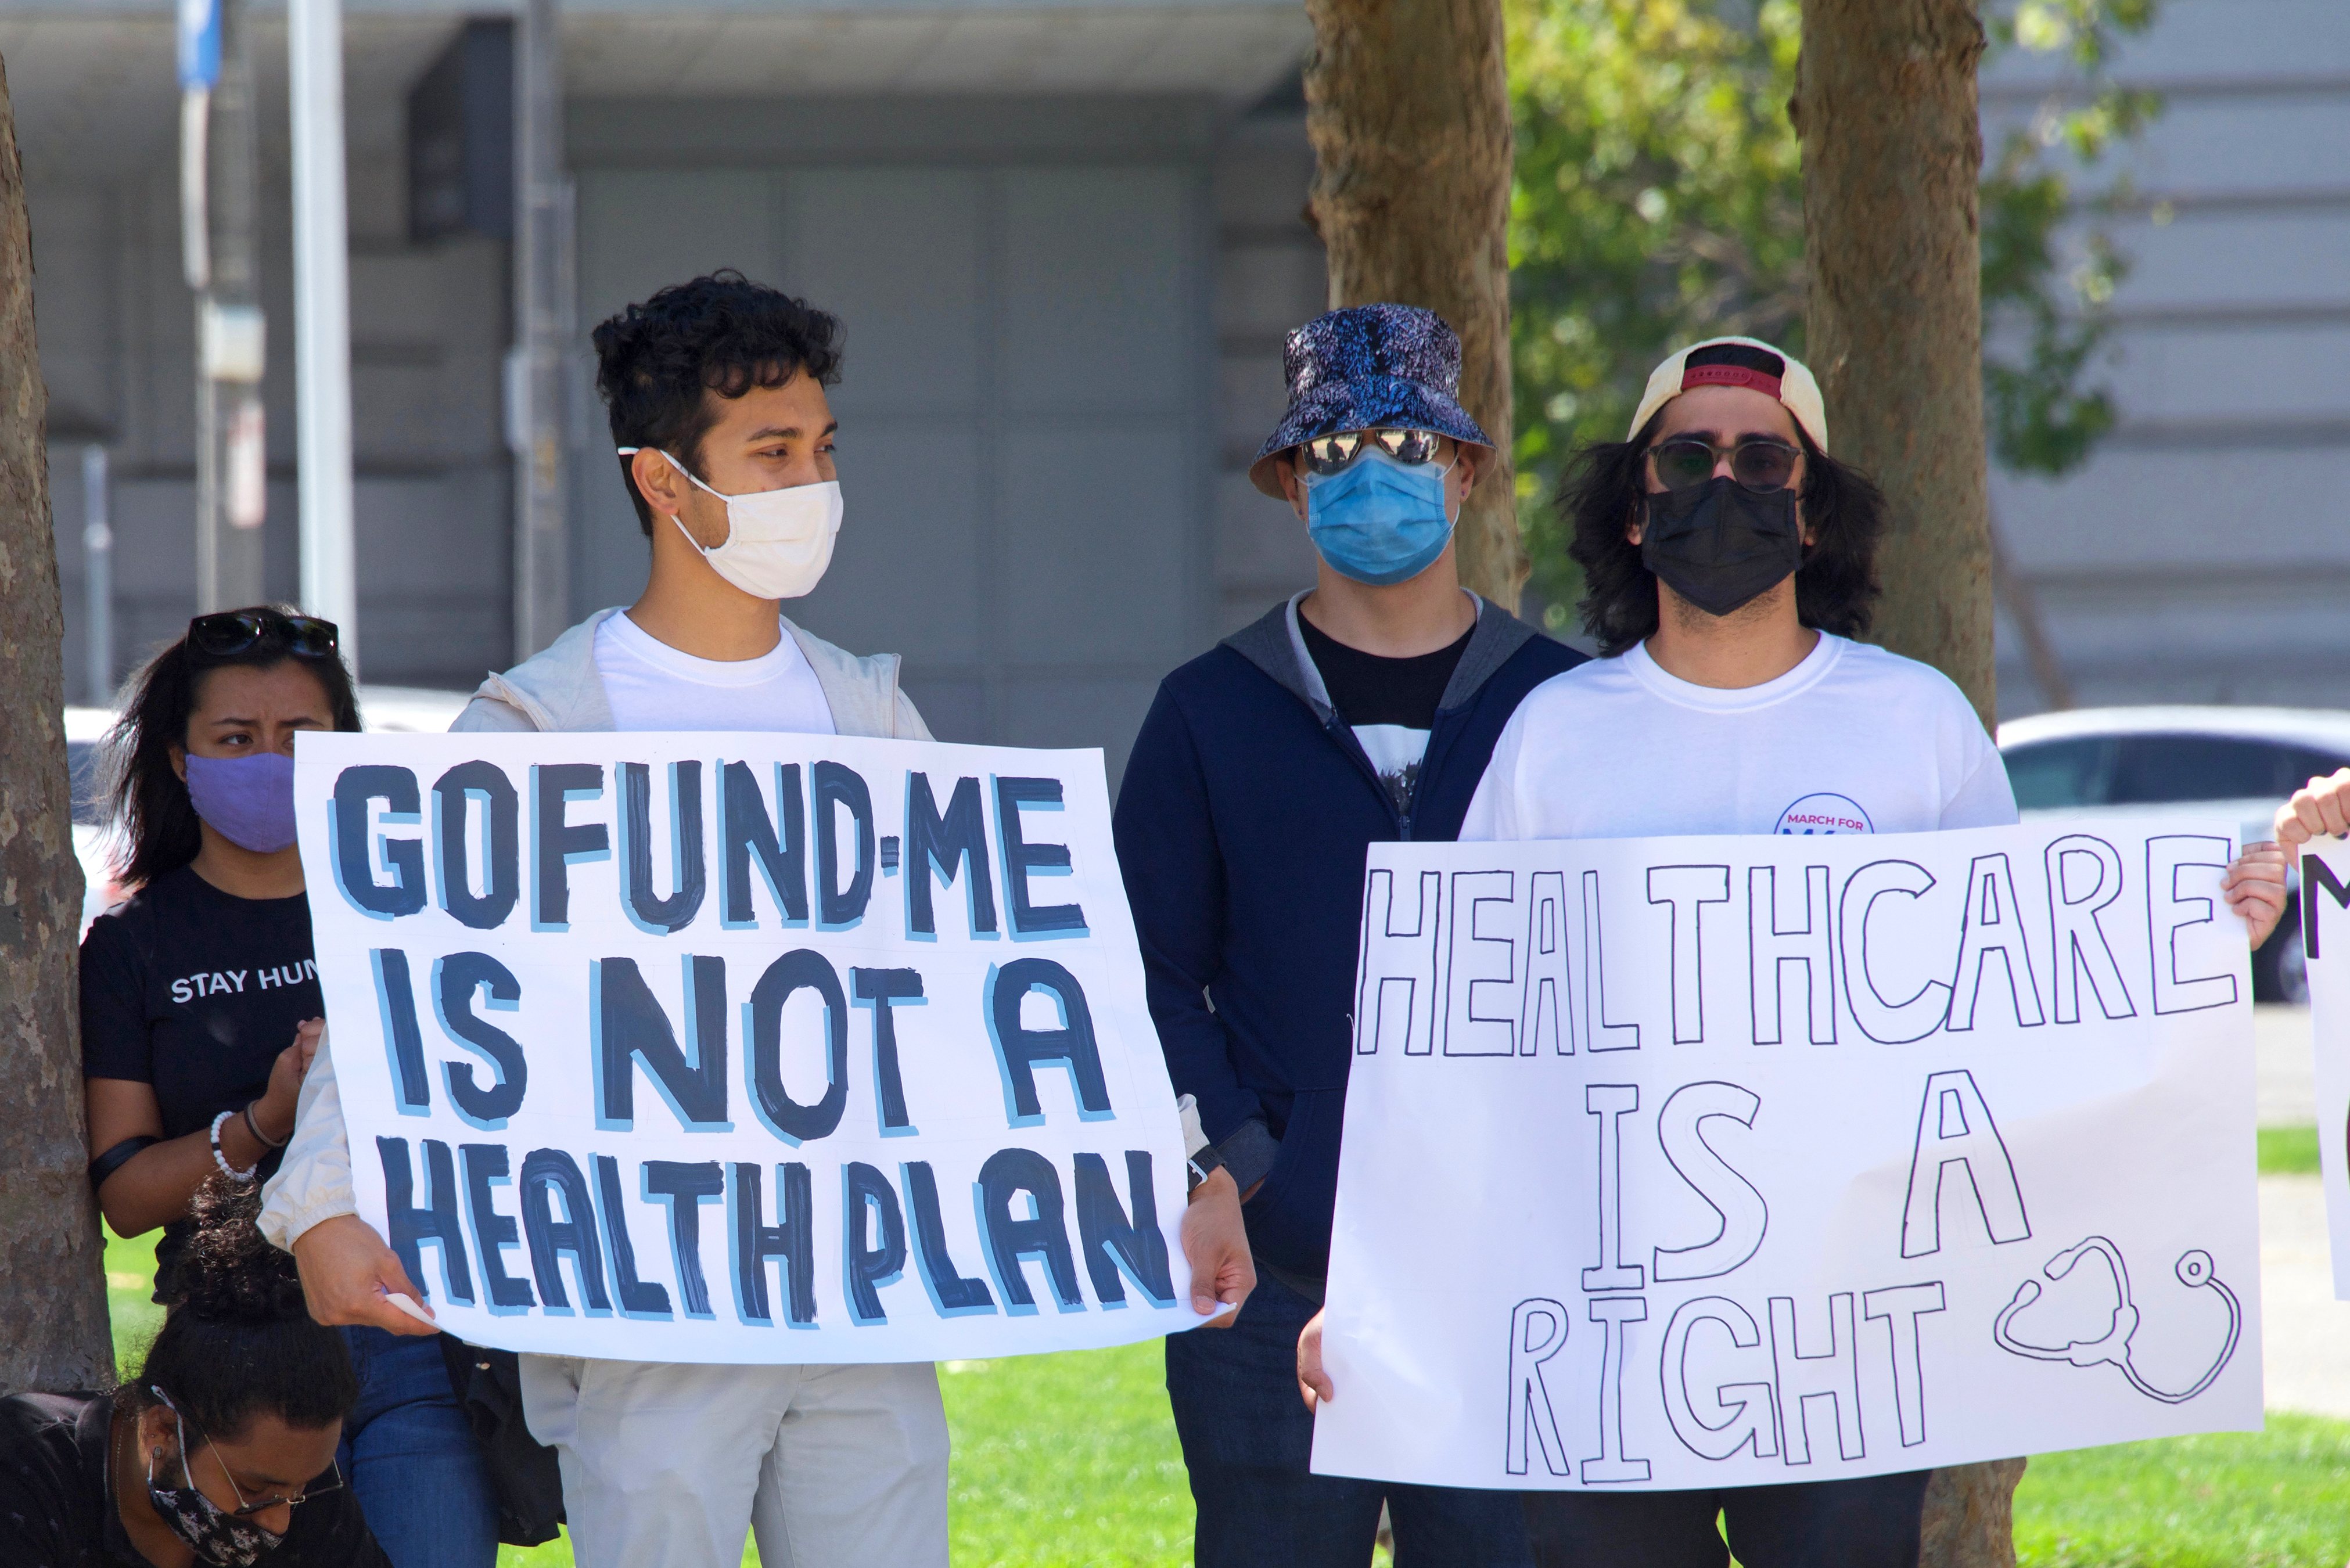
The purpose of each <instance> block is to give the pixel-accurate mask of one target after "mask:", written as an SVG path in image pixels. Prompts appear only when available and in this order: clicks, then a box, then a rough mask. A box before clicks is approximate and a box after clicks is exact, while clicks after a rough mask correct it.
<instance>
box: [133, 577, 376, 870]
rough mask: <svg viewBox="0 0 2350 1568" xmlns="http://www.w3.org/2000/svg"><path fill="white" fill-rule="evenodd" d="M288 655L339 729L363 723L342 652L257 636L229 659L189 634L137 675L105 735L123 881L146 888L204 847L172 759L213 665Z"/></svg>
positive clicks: (271, 662) (273, 610)
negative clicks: (291, 646)
mask: <svg viewBox="0 0 2350 1568" xmlns="http://www.w3.org/2000/svg"><path fill="white" fill-rule="evenodd" d="M248 609H249V611H251V612H258V613H262V614H276V615H299V614H300V613H302V612H300V611H299V610H296V609H295V608H294V607H292V606H290V605H253V606H250V607H248ZM240 613H244V612H240ZM289 660H290V661H291V662H293V663H296V664H298V665H300V666H301V667H302V668H303V669H305V670H308V671H309V672H310V673H311V674H313V675H315V676H317V679H318V684H319V686H320V687H321V688H323V689H324V690H325V691H326V694H327V706H328V709H329V710H330V711H332V712H333V713H334V715H335V728H336V729H338V730H356V729H358V728H359V697H358V695H357V693H355V692H354V691H352V690H351V672H350V670H348V669H347V668H345V666H344V664H343V661H342V659H341V657H340V656H339V655H338V656H336V657H334V658H331V659H295V658H294V656H293V655H292V654H290V653H288V652H287V651H286V645H285V644H284V643H282V642H262V643H256V644H255V646H254V647H253V648H251V649H247V650H246V651H244V652H243V653H235V654H230V655H228V656H227V657H225V658H222V657H216V656H214V655H212V654H208V653H203V652H202V651H199V650H198V649H192V648H190V647H189V646H188V639H187V638H186V637H185V636H182V637H181V638H180V639H179V640H177V641H175V642H173V643H172V644H171V645H170V646H169V647H167V648H165V649H162V650H161V652H159V653H157V654H156V655H155V657H154V658H152V659H149V660H148V661H147V665H146V668H144V669H142V670H140V671H139V673H138V674H136V675H134V676H132V677H131V678H130V685H129V686H127V687H126V688H125V689H124V697H123V702H122V717H121V718H120V719H118V720H116V721H115V723H114V728H112V729H111V730H109V731H108V732H106V742H105V757H106V772H105V780H106V783H105V794H106V802H107V808H108V812H109V816H110V817H111V818H112V820H113V822H114V824H115V829H116V831H117V832H118V833H119V834H120V836H121V837H120V854H119V855H118V857H117V859H118V860H119V861H120V876H121V878H122V885H123V886H124V887H126V888H143V887H146V886H148V885H149V884H151V883H152V882H153V881H154V880H155V878H157V877H161V876H165V875H167V874H168V873H170V872H173V871H177V870H178V869H179V868H180V867H182V866H185V865H186V864H187V863H188V862H189V861H191V860H193V859H194V858H195V857H196V851H198V850H200V849H202V848H203V846H204V836H203V828H202V827H201V826H198V823H197V819H196V808H195V805H194V804H193V803H192V802H191V801H190V800H189V799H188V785H187V781H185V780H184V779H182V778H181V777H180V775H179V774H178V773H177V772H176V771H175V770H174V769H173V768H172V747H173V746H180V747H185V746H186V745H187V743H188V717H189V715H190V714H192V713H193V712H194V711H195V710H196V687H197V684H198V683H199V682H200V681H202V680H203V678H204V676H205V675H206V674H207V673H208V672H210V671H212V670H220V669H224V668H226V667H227V666H229V665H232V664H246V665H252V666H254V667H255V668H256V669H260V670H270V669H274V668H276V666H278V665H280V664H284V663H286V662H287V661H289Z"/></svg>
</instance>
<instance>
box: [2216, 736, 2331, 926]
mask: <svg viewBox="0 0 2350 1568" xmlns="http://www.w3.org/2000/svg"><path fill="white" fill-rule="evenodd" d="M2345 833H2350V768H2341V769H2337V770H2336V771H2335V772H2334V773H2333V774H2329V775H2327V776H2326V777H2324V778H2314V779H2311V780H2310V781H2309V783H2307V784H2304V785H2303V786H2302V787H2301V788H2300V789H2297V790H2295V791H2294V792H2293V798H2292V799H2290V800H2288V801H2286V802H2285V803H2284V804H2283V805H2281V806H2279V807H2277V813H2276V842H2275V843H2273V844H2247V845H2246V846H2244V852H2243V853H2242V854H2241V855H2239V856H2238V857H2236V860H2235V864H2233V865H2232V866H2230V867H2228V874H2227V876H2226V877H2223V878H2222V879H2221V881H2220V887H2221V888H2224V889H2225V890H2226V892H2227V896H2228V907H2229V908H2230V909H2233V910H2235V911H2236V913H2238V914H2239V915H2241V916H2242V917H2243V918H2244V921H2245V923H2246V924H2247V925H2249V926H2250V927H2251V938H2252V946H2254V947H2256V948H2257V947H2259V946H2260V945H2261V944H2262V942H2264V941H2266V940H2268V938H2269V933H2270V932H2271V931H2273V930H2274V929H2276V924H2277V921H2278V920H2280V919H2283V917H2284V900H2285V876H2286V873H2287V872H2288V871H2290V870H2291V869H2292V868H2293V865H2294V863H2295V862H2297V861H2298V860H2299V859H2300V858H2301V846H2303V845H2304V844H2306V843H2308V842H2309V841H2310V840H2311V839H2313V838H2317V837H2321V836H2325V835H2329V834H2330V835H2332V836H2335V837H2339V836H2343V835H2344V834H2345Z"/></svg>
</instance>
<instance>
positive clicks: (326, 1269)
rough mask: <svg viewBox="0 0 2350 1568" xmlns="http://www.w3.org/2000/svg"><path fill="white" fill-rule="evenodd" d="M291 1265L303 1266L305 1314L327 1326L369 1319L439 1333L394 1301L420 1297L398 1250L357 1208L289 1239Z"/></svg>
mask: <svg viewBox="0 0 2350 1568" xmlns="http://www.w3.org/2000/svg"><path fill="white" fill-rule="evenodd" d="M294 1262H295V1266H296V1268H298V1269H300V1270H301V1272H302V1300H303V1303H304V1304H306V1305H307V1306H308V1307H309V1309H310V1316H311V1317H312V1318H313V1319H314V1320H316V1321H317V1322H318V1323H322V1324H326V1325H328V1327H329V1328H334V1327H339V1326H341V1325H343V1324H371V1325H372V1326H374V1327H376V1328H380V1329H386V1330H389V1331H390V1332H391V1333H393V1334H438V1333H440V1332H441V1331H440V1329H439V1328H438V1327H437V1326H436V1325H434V1324H432V1321H431V1319H430V1314H431V1313H432V1308H430V1307H421V1314H423V1315H418V1314H415V1313H411V1312H409V1311H408V1310H407V1309H406V1308H404V1307H402V1306H400V1304H398V1303H395V1302H393V1301H392V1300H391V1298H392V1297H393V1296H396V1295H404V1296H406V1297H408V1299H409V1300H411V1301H413V1302H417V1303H421V1302H422V1301H423V1299H424V1293H423V1292H422V1291H420V1290H418V1289H417V1288H416V1286H415V1284H414V1282H411V1280H410V1279H409V1277H408V1271H407V1270H406V1269H404V1268H402V1267H401V1266H400V1255H399V1254H398V1253H397V1252H394V1251H392V1250H391V1249H390V1247H387V1246H386V1245H384V1241H383V1238H382V1237H380V1236H379V1235H377V1234H376V1232H375V1227H373V1226H372V1225H369V1223H368V1222H367V1221H366V1220H362V1219H360V1218H359V1216H358V1215H356V1214H338V1215H337V1216H336V1217H335V1218H333V1219H331V1220H319V1221H318V1223H317V1224H316V1225H313V1226H311V1227H310V1228H309V1229H308V1230H307V1231H303V1232H302V1235H301V1238H300V1239H299V1240H298V1241H296V1242H295V1243H294Z"/></svg>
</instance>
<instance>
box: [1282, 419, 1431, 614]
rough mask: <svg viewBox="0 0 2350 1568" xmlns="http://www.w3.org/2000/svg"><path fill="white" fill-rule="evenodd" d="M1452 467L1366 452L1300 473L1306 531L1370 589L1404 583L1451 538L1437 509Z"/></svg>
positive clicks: (1333, 565)
mask: <svg viewBox="0 0 2350 1568" xmlns="http://www.w3.org/2000/svg"><path fill="white" fill-rule="evenodd" d="M1456 461H1457V460H1456ZM1451 468H1452V465H1451V463H1447V464H1445V465H1444V467H1442V468H1439V467H1437V466H1436V465H1435V464H1434V463H1432V462H1419V463H1403V462H1397V461H1396V460H1395V459H1393V458H1391V457H1389V456H1388V454H1387V453H1385V452H1365V453H1363V454H1362V455H1361V456H1360V457H1358V458H1357V459H1355V461H1354V462H1350V463H1348V464H1347V466H1346V467H1344V468H1342V469H1340V470H1339V471H1338V472H1336V473H1332V474H1307V475H1305V478H1304V483H1305V533H1306V536H1307V537H1308V538H1310V539H1311V540H1313V542H1314V548H1315V550H1316V551H1318V552H1320V554H1321V556H1322V558H1323V559H1324V560H1326V561H1327V562H1329V563H1330V569H1331V570H1332V571H1334V572H1336V573H1337V574H1338V575H1339V576H1342V577H1351V578H1353V579H1354V580H1355V581H1356V582H1358V583H1367V584H1368V585H1369V586H1371V587H1375V588H1383V587H1388V586H1390V585H1392V584H1395V583H1403V582H1409V581H1410V580H1411V579H1412V578H1414V577H1416V576H1419V574H1420V573H1422V572H1424V571H1426V570H1428V568H1429V567H1430V566H1433V565H1434V564H1435V562H1436V557H1437V556H1441V555H1442V554H1444V546H1445V545H1446V544H1447V543H1448V542H1449V541H1450V540H1451V537H1452V520H1451V518H1450V517H1448V516H1447V515H1445V510H1444V476H1445V475H1446V474H1447V473H1449V472H1451Z"/></svg>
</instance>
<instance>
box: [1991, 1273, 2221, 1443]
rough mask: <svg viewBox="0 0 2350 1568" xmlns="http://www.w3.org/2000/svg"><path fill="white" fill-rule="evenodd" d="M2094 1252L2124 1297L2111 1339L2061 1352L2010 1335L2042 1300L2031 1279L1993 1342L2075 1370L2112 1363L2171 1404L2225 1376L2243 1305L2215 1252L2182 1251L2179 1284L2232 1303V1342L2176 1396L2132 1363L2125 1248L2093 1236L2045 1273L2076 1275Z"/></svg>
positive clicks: (2006, 1311)
mask: <svg viewBox="0 0 2350 1568" xmlns="http://www.w3.org/2000/svg"><path fill="white" fill-rule="evenodd" d="M2090 1252H2096V1253H2099V1254H2101V1255H2102V1256H2103V1257H2104V1258H2105V1260H2106V1264H2107V1265H2108V1266H2109V1267H2111V1268H2112V1270H2113V1271H2114V1289H2115V1290H2116V1292H2117V1293H2119V1295H2120V1297H2121V1300H2120V1302H2119V1303H2116V1306H2115V1308H2114V1324H2113V1327H2112V1328H2110V1329H2108V1330H2106V1334H2105V1337H2104V1338H2102V1339H2094V1340H2074V1342H2073V1343H2072V1344H2070V1345H2065V1346H2064V1348H2063V1349H2061V1350H2051V1349H2049V1348H2048V1347H2046V1346H2045V1345H2027V1344H2025V1343H2024V1342H2023V1341H2022V1340H2020V1339H2017V1338H2015V1337H2014V1336H2013V1335H2012V1334H2009V1333H2008V1324H2011V1323H2012V1322H2013V1321H2014V1319H2015V1314H2018V1313H2020V1312H2022V1310H2023V1309H2024V1308H2026V1307H2028V1306H2030V1305H2031V1304H2032V1303H2033V1302H2036V1301H2038V1300H2039V1299H2040V1282H2039V1281H2038V1280H2026V1281H2024V1282H2023V1283H2022V1284H2021V1285H2018V1286H2017V1287H2016V1290H2015V1299H2014V1300H2012V1301H2011V1302H2009V1303H2007V1305H2006V1306H2005V1307H2004V1308H2002V1310H2001V1312H2000V1314H1999V1316H1998V1317H1997V1318H1996V1319H1994V1320H1993V1321H1992V1323H1991V1338H1992V1339H1993V1340H1994V1341H1996V1342H1997V1343H1998V1345H1999V1347H2000V1348H2001V1349H2002V1350H2004V1351H2008V1352H2010V1353H2012V1354H2013V1355H2028V1356H2030V1357H2031V1358H2032V1359H2033V1360H2034V1361H2069V1362H2071V1363H2072V1364H2073V1365H2074V1366H2096V1365H2098V1364H2099V1363H2100V1362H2111V1363H2112V1364H2113V1366H2114V1367H2115V1369H2116V1370H2117V1371H2119V1372H2120V1373H2121V1375H2122V1376H2125V1377H2126V1378H2128V1379H2129V1382H2130V1386H2131V1387H2133V1388H2135V1389H2137V1391H2138V1392H2139V1393H2141V1394H2143V1395H2145V1396H2146V1397H2147V1398H2149V1399H2159V1400H2161V1401H2162V1402H2163V1403H2164V1404H2166V1405H2183V1404H2185V1403H2186V1402H2187V1401H2188V1400H2189V1399H2192V1398H2194V1397H2195V1396H2197V1395H2198V1394H2200V1393H2202V1392H2203V1390H2205V1389H2206V1388H2209V1387H2210V1386H2211V1384H2212V1381H2213V1379H2215V1378H2217V1377H2218V1376H2220V1372H2221V1370H2222V1369H2224V1368H2225V1367H2226V1366H2227V1365H2228V1362H2229V1359H2230V1357H2231V1356H2233V1355H2235V1354H2236V1341H2237V1339H2238V1337H2239V1336H2240V1335H2241V1334H2242V1333H2243V1328H2244V1308H2243V1303H2241V1302H2239V1301H2238V1300H2237V1299H2236V1293H2235V1292H2233V1291H2231V1290H2230V1289H2229V1288H2228V1287H2227V1286H2226V1285H2225V1284H2223V1283H2221V1282H2220V1276H2219V1275H2218V1274H2216V1273H2214V1272H2212V1267H2211V1254H2210V1253H2209V1252H2206V1251H2200V1250H2198V1251H2189V1252H2185V1253H2181V1254H2180V1256H2179V1259H2178V1281H2179V1283H2181V1284H2184V1285H2187V1286H2189V1287H2190V1288H2193V1289H2196V1290H2207V1289H2208V1290H2212V1291H2216V1292H2218V1293H2219V1294H2220V1300H2221V1301H2224V1302H2226V1303H2228V1343H2227V1344H2226V1345H2222V1346H2220V1355H2219V1358H2218V1359H2217V1360H2215V1361H2213V1362H2212V1363H2211V1369H2210V1371H2208V1372H2206V1373H2204V1374H2203V1376H2201V1377H2200V1378H2199V1379H2198V1380H2197V1381H2196V1384H2195V1386H2194V1387H2192V1388H2189V1389H2188V1390H2186V1391H2185V1392H2184V1393H2178V1394H2173V1393H2170V1392H2168V1391H2167V1390H2165V1389H2161V1388H2157V1387H2156V1386H2154V1385H2153V1384H2151V1383H2148V1382H2147V1380H2146V1379H2145V1378H2144V1377H2141V1376H2138V1371H2137V1367H2135V1366H2131V1365H2130V1340H2131V1338H2132V1337H2133V1336H2134V1335H2136V1334H2137V1330H2138V1311H2137V1306H2136V1305H2134V1304H2133V1303H2131V1301H2130V1286H2129V1270H2128V1269H2127V1268H2126V1266H2124V1264H2123V1262H2122V1255H2121V1251H2120V1250H2119V1249H2117V1248H2116V1247H2115V1245H2114V1244H2113V1243H2112V1242H2111V1241H2106V1239H2105V1238H2104V1237H2103V1236H2092V1237H2090V1238H2089V1239H2088V1240H2087V1241H2082V1242H2080V1243H2079V1244H2077V1245H2075V1246H2071V1247H2067V1248H2065V1249H2064V1251H2061V1252H2059V1253H2057V1254H2056V1255H2055V1256H2054V1257H2053V1258H2051V1259H2049V1260H2048V1266H2047V1268H2046V1269H2044V1270H2043V1271H2042V1272H2044V1273H2045V1274H2047V1276H2048V1277H2049V1278H2050V1279H2052V1280H2061V1279H2063V1278H2064V1276H2065V1275H2066V1274H2069V1273H2071V1272H2073V1265H2074V1264H2075V1263H2077V1262H2080V1261H2081V1259H2082V1258H2083V1257H2084V1256H2085V1255H2086V1254H2087V1253H2090Z"/></svg>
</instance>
